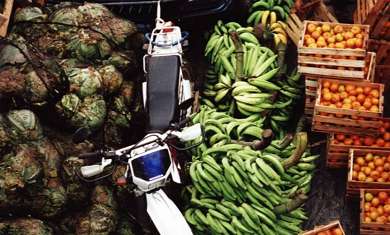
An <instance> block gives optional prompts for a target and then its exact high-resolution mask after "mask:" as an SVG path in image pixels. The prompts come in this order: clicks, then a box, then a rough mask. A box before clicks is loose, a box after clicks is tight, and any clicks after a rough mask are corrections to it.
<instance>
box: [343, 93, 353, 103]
mask: <svg viewBox="0 0 390 235" xmlns="http://www.w3.org/2000/svg"><path fill="white" fill-rule="evenodd" d="M343 96H344V95H343ZM343 103H344V104H352V100H351V98H343Z"/></svg>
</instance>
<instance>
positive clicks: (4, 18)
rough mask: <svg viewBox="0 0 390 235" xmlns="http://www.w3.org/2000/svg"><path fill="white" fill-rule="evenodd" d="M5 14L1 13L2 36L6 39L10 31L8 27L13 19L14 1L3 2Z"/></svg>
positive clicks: (0, 32) (0, 34)
mask: <svg viewBox="0 0 390 235" xmlns="http://www.w3.org/2000/svg"><path fill="white" fill-rule="evenodd" d="M3 4H4V5H3V12H2V13H0V36H1V37H5V36H6V35H7V31H8V25H9V21H10V18H11V13H12V7H13V5H14V0H5V1H3Z"/></svg>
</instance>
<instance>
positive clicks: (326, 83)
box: [322, 81, 330, 88]
mask: <svg viewBox="0 0 390 235" xmlns="http://www.w3.org/2000/svg"><path fill="white" fill-rule="evenodd" d="M322 87H324V88H329V87H330V82H329V81H323V82H322Z"/></svg>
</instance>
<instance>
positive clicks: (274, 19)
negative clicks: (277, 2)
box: [270, 11, 276, 24]
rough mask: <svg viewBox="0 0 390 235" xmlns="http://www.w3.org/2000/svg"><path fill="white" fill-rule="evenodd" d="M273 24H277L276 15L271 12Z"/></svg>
mask: <svg viewBox="0 0 390 235" xmlns="http://www.w3.org/2000/svg"><path fill="white" fill-rule="evenodd" d="M270 15H271V24H273V23H276V13H275V12H274V11H271V13H270Z"/></svg>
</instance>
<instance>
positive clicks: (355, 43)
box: [304, 23, 365, 49]
mask: <svg viewBox="0 0 390 235" xmlns="http://www.w3.org/2000/svg"><path fill="white" fill-rule="evenodd" d="M364 37H365V35H364V32H363V31H362V29H361V28H360V27H359V26H358V25H353V26H352V27H351V28H348V29H347V28H344V27H343V26H341V25H335V26H331V25H330V24H329V23H323V24H317V25H316V24H313V23H309V24H308V25H307V28H306V32H305V36H304V46H305V47H309V48H325V47H327V48H338V49H344V48H351V49H355V48H359V49H361V48H363V46H364V45H363V44H364V40H363V39H364Z"/></svg>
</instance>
